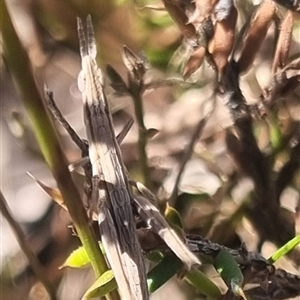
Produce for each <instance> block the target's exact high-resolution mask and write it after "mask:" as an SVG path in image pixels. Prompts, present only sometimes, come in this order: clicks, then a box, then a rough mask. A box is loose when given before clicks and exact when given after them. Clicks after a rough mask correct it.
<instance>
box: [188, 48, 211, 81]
mask: <svg viewBox="0 0 300 300" xmlns="http://www.w3.org/2000/svg"><path fill="white" fill-rule="evenodd" d="M205 53H206V49H205V47H203V46H200V47H198V48H197V49H195V51H194V52H193V53H192V54H191V56H190V57H189V59H188V61H187V63H186V65H185V67H184V70H183V78H184V79H187V78H189V77H190V76H191V75H192V74H193V73H194V72H196V71H197V70H198V69H199V67H200V66H201V65H202V62H203V59H204V57H205Z"/></svg>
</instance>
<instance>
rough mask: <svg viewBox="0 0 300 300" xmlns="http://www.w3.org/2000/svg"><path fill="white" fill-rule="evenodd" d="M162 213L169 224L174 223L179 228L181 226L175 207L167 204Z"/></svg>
mask: <svg viewBox="0 0 300 300" xmlns="http://www.w3.org/2000/svg"><path fill="white" fill-rule="evenodd" d="M164 215H165V218H166V220H167V221H168V223H169V224H171V226H172V225H175V226H177V227H179V228H183V225H182V219H181V216H180V214H179V212H178V211H177V210H176V209H175V208H173V207H171V206H169V205H167V207H166V209H165V213H164Z"/></svg>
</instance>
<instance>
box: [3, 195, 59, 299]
mask: <svg viewBox="0 0 300 300" xmlns="http://www.w3.org/2000/svg"><path fill="white" fill-rule="evenodd" d="M0 211H1V213H2V215H3V216H4V218H5V219H6V221H7V222H8V224H9V225H10V227H11V228H12V230H13V232H14V234H15V236H16V239H17V241H18V243H19V245H20V248H21V249H22V251H23V252H24V254H25V255H26V257H27V259H28V261H29V262H30V265H31V267H32V269H33V271H34V272H35V274H36V276H37V278H38V279H39V280H40V281H41V283H42V284H43V285H44V287H45V289H46V291H47V292H48V294H49V296H50V299H51V300H55V299H56V295H55V294H56V293H55V289H54V288H53V286H52V285H51V282H50V281H49V280H48V278H47V276H46V273H45V269H44V267H43V266H42V265H41V264H40V262H39V260H38V259H37V257H36V255H35V254H34V253H33V251H32V249H31V248H30V245H29V244H28V242H27V241H26V238H25V235H24V233H23V231H22V228H21V226H20V225H19V224H18V223H17V222H16V221H15V219H14V217H13V215H12V213H11V211H10V209H9V207H8V204H7V201H6V199H5V198H4V196H3V194H2V192H1V191H0Z"/></svg>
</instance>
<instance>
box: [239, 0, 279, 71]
mask: <svg viewBox="0 0 300 300" xmlns="http://www.w3.org/2000/svg"><path fill="white" fill-rule="evenodd" d="M275 11H276V4H275V3H274V2H273V1H272V0H265V1H263V2H262V3H261V5H260V6H259V7H258V8H257V10H256V11H255V12H254V15H253V16H252V19H251V22H250V24H249V27H248V30H247V32H246V35H245V37H244V38H243V39H242V40H241V43H243V47H242V50H241V55H240V58H239V59H238V65H239V70H240V72H246V71H247V69H248V68H249V66H250V65H251V64H252V63H253V61H254V58H255V55H256V54H257V53H258V51H259V49H260V46H261V45H262V42H263V41H264V39H265V36H266V34H267V31H268V29H269V26H270V22H271V20H272V18H273V16H274V14H275Z"/></svg>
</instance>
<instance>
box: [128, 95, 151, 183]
mask: <svg viewBox="0 0 300 300" xmlns="http://www.w3.org/2000/svg"><path fill="white" fill-rule="evenodd" d="M130 92H131V96H132V98H133V103H134V110H135V116H136V119H137V123H138V127H139V133H138V152H139V163H140V168H141V171H142V178H143V184H145V185H146V186H147V187H148V188H149V189H151V185H152V181H151V178H150V170H149V167H148V157H147V152H146V147H147V139H148V138H147V129H146V127H145V123H144V107H143V99H142V96H141V91H140V89H134V90H131V91H130Z"/></svg>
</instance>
